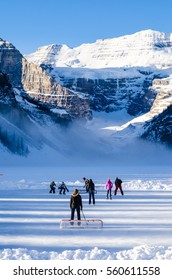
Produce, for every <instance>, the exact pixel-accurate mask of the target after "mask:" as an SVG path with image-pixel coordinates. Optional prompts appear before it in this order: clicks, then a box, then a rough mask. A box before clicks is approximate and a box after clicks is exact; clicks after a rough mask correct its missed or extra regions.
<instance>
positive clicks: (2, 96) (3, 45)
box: [0, 30, 172, 162]
mask: <svg viewBox="0 0 172 280" xmlns="http://www.w3.org/2000/svg"><path fill="white" fill-rule="evenodd" d="M9 57H10V59H8V58H9ZM9 69H10V70H9ZM171 75H172V34H169V35H167V34H164V33H161V32H157V31H152V30H146V31H142V32H138V33H135V34H133V35H128V36H123V37H120V38H114V39H105V40H98V41H96V42H95V43H92V44H83V45H81V46H79V47H76V48H70V47H68V46H66V45H55V44H53V45H49V46H44V47H40V48H39V49H38V50H37V51H36V52H35V53H33V54H30V55H26V56H25V58H24V57H23V56H22V55H21V54H20V52H19V51H18V50H16V49H15V47H14V46H13V45H12V44H11V43H8V42H6V41H3V40H2V39H1V40H0V105H1V112H0V140H1V141H0V142H1V144H0V148H1V150H3V151H4V145H5V147H6V148H7V149H9V150H10V151H11V152H12V153H16V152H17V153H19V154H21V155H27V154H28V153H29V151H31V150H33V149H36V150H42V149H44V147H46V149H47V148H48V151H49V152H50V150H51V152H52V153H53V151H56V152H57V154H56V155H57V157H58V158H61V160H62V161H63V159H64V158H70V159H71V160H73V159H74V158H75V159H77V160H78V158H80V159H81V157H82V158H83V157H84V156H85V159H84V161H85V162H86V161H87V160H88V162H89V161H90V157H91V158H92V157H94V158H95V159H98V158H99V157H102V158H104V159H105V158H106V157H107V158H108V157H109V154H111V153H112V154H113V155H114V156H115V155H116V153H118V152H119V151H118V148H119V149H120V148H121V146H122V145H121V144H122V143H123V144H124V143H125V144H127V141H128V140H130V144H131V140H132V141H133V143H134V141H135V139H138V138H141V139H148V140H151V141H153V142H155V141H159V142H160V143H162V142H165V143H167V144H170V145H171V140H170V139H171V135H172V128H171V121H169V116H170V114H171V106H172V98H171V96H172V87H171V80H172V78H171V77H172V76H171ZM7 96H8V98H7ZM92 116H93V118H92ZM81 119H85V120H87V121H86V122H85V121H84V122H83V121H81ZM71 120H72V122H71ZM78 120H79V122H78ZM160 123H161V126H159V124H160ZM164 127H166V129H164ZM102 128H105V129H103V130H102ZM155 131H156V133H155ZM157 131H158V133H157ZM157 135H158V136H157ZM164 139H165V141H164ZM121 140H123V141H121ZM136 141H137V140H136ZM133 145H134V144H132V145H131V146H130V147H133ZM76 147H77V149H76ZM49 148H50V149H49ZM46 153H47V152H46ZM86 158H87V160H86Z"/></svg>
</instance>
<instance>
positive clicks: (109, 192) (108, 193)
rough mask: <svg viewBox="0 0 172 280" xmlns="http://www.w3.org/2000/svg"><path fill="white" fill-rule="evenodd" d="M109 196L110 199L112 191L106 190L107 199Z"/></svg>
mask: <svg viewBox="0 0 172 280" xmlns="http://www.w3.org/2000/svg"><path fill="white" fill-rule="evenodd" d="M109 195H110V198H112V189H110V190H107V198H108V197H109Z"/></svg>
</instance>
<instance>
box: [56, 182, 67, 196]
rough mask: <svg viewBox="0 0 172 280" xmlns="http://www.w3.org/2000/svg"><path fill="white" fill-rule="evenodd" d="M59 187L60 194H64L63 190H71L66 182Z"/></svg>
mask: <svg viewBox="0 0 172 280" xmlns="http://www.w3.org/2000/svg"><path fill="white" fill-rule="evenodd" d="M58 189H59V194H62V191H63V194H66V191H67V192H68V191H69V190H68V188H67V187H66V185H65V183H64V182H62V183H61V185H60V186H59V187H58Z"/></svg>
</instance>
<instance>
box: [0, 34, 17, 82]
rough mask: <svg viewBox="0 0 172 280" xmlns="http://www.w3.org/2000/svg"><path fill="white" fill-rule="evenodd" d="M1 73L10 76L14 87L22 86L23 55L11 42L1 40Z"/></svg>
mask: <svg viewBox="0 0 172 280" xmlns="http://www.w3.org/2000/svg"><path fill="white" fill-rule="evenodd" d="M0 71H2V72H3V73H6V74H7V75H8V78H9V81H10V83H11V84H12V86H13V87H20V86H21V76H22V55H21V53H20V52H19V51H18V50H17V49H16V48H15V47H14V46H13V45H12V44H11V43H9V42H6V41H4V40H2V39H0Z"/></svg>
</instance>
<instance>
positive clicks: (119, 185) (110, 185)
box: [106, 177, 124, 199]
mask: <svg viewBox="0 0 172 280" xmlns="http://www.w3.org/2000/svg"><path fill="white" fill-rule="evenodd" d="M112 188H113V183H112V181H111V180H110V179H108V180H107V182H106V190H107V195H106V198H107V199H108V198H110V199H112ZM118 189H119V190H120V192H121V194H122V195H124V192H123V190H122V180H121V179H119V178H118V177H116V179H115V190H114V195H116V194H117V191H118Z"/></svg>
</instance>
